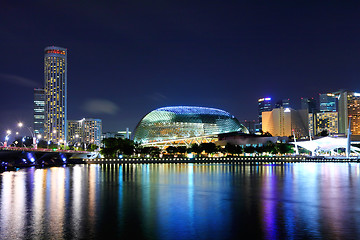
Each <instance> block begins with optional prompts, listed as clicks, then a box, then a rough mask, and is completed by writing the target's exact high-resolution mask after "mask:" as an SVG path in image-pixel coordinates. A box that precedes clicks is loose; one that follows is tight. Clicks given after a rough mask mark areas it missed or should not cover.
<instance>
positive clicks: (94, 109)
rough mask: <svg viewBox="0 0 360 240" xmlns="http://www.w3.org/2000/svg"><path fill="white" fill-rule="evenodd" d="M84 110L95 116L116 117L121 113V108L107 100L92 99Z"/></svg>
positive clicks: (86, 103) (85, 105)
mask: <svg viewBox="0 0 360 240" xmlns="http://www.w3.org/2000/svg"><path fill="white" fill-rule="evenodd" d="M84 110H85V111H86V112H89V113H95V114H109V115H115V114H116V113H117V112H118V111H119V107H118V106H117V105H116V104H115V103H113V102H111V101H109V100H106V99H91V100H88V101H86V102H85V104H84Z"/></svg>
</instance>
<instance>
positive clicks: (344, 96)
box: [335, 91, 360, 138]
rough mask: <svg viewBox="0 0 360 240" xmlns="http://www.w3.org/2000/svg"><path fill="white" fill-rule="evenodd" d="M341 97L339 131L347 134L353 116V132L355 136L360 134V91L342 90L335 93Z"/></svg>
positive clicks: (351, 128)
mask: <svg viewBox="0 0 360 240" xmlns="http://www.w3.org/2000/svg"><path fill="white" fill-rule="evenodd" d="M335 95H337V96H338V99H339V104H338V105H339V106H338V107H339V133H344V134H346V132H347V129H348V127H349V118H350V117H351V127H350V130H351V133H352V135H353V138H358V137H359V136H357V137H356V136H354V135H360V93H356V92H352V91H340V92H337V93H335Z"/></svg>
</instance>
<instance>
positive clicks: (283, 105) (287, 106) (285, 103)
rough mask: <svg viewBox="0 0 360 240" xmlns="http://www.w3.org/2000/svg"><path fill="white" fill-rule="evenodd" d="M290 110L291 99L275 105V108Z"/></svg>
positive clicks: (280, 101)
mask: <svg viewBox="0 0 360 240" xmlns="http://www.w3.org/2000/svg"><path fill="white" fill-rule="evenodd" d="M281 107H283V108H290V99H282V100H279V101H277V102H276V103H275V108H281Z"/></svg>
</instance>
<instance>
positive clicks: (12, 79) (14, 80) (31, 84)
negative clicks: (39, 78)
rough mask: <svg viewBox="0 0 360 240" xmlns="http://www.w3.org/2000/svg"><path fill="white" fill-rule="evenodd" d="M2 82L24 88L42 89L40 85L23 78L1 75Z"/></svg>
mask: <svg viewBox="0 0 360 240" xmlns="http://www.w3.org/2000/svg"><path fill="white" fill-rule="evenodd" d="M0 81H3V82H9V83H13V84H16V85H20V86H23V87H31V88H34V87H40V84H39V83H37V82H35V81H33V80H31V79H28V78H24V77H21V76H17V75H10V74H2V73H0Z"/></svg>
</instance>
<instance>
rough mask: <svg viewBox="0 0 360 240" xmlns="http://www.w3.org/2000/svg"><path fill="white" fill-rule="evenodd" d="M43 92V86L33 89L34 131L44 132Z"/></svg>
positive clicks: (36, 132) (37, 132)
mask: <svg viewBox="0 0 360 240" xmlns="http://www.w3.org/2000/svg"><path fill="white" fill-rule="evenodd" d="M44 120H45V93H44V89H43V88H35V89H34V132H35V134H36V135H38V134H41V136H43V134H44Z"/></svg>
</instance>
